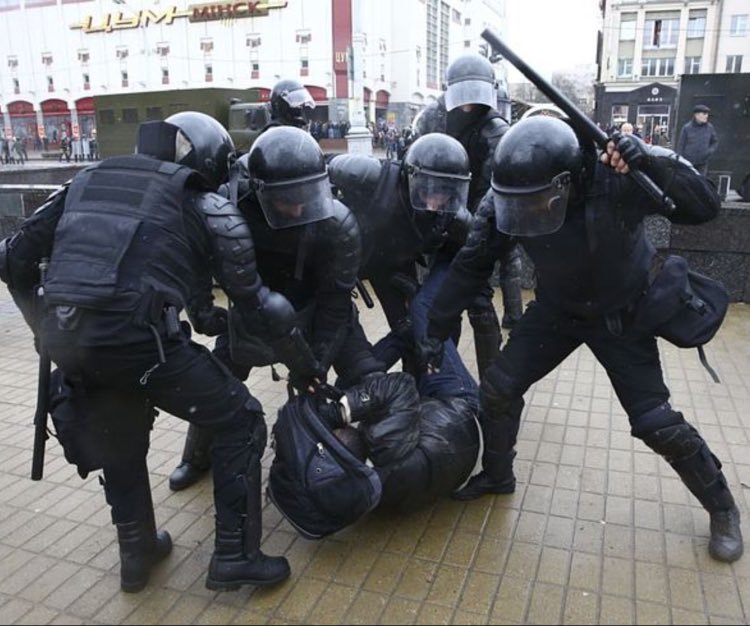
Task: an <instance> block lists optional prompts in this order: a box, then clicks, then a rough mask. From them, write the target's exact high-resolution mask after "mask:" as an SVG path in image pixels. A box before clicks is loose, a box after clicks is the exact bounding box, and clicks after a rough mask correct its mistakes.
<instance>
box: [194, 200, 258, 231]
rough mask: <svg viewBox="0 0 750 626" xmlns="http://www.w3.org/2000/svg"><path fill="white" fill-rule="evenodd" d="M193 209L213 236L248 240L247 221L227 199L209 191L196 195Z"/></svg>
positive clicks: (248, 229) (248, 228)
mask: <svg viewBox="0 0 750 626" xmlns="http://www.w3.org/2000/svg"><path fill="white" fill-rule="evenodd" d="M195 208H196V209H197V211H198V212H199V213H202V214H203V216H204V218H205V220H206V224H207V226H208V228H209V230H210V231H211V233H212V234H213V235H215V236H217V237H228V238H230V239H250V227H249V226H248V225H247V220H245V217H244V216H243V215H242V212H241V211H240V210H239V209H238V208H237V207H236V206H235V205H234V204H232V203H231V202H230V201H229V200H228V199H227V198H224V197H223V196H220V195H219V194H218V193H214V192H211V191H207V192H200V193H196V195H195Z"/></svg>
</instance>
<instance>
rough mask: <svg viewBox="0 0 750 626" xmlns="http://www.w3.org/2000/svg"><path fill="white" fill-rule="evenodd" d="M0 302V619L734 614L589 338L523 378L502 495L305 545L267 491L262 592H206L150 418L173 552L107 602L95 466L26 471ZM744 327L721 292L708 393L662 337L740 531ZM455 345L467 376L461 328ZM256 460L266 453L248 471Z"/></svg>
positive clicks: (725, 573) (173, 450)
mask: <svg viewBox="0 0 750 626" xmlns="http://www.w3.org/2000/svg"><path fill="white" fill-rule="evenodd" d="M527 296H528V294H527ZM498 297H499V296H498ZM498 302H499V301H498ZM0 310H2V311H4V312H3V313H2V315H1V316H0V345H2V346H3V348H4V349H3V351H2V352H0V384H1V385H2V386H3V387H2V388H3V394H2V397H0V442H2V443H0V563H1V565H2V566H1V567H0V622H2V623H5V624H26V623H50V624H57V623H59V624H78V623H87V624H88V623H108V624H109V623H122V624H124V623H164V624H170V623H185V624H193V623H194V624H206V623H211V624H229V623H234V624H263V623H269V624H284V623H315V624H323V623H342V624H343V623H349V624H356V623H383V624H389V623H418V624H432V623H436V624H440V623H454V624H487V623H492V624H514V623H519V624H520V623H527V624H528V623H565V624H572V623H580V624H593V623H627V624H631V623H638V624H647V623H673V624H682V623H685V624H688V623H704V624H705V623H712V624H713V623H744V624H747V623H748V614H749V611H750V559H749V558H748V557H745V558H744V559H742V560H740V561H739V562H737V563H735V564H733V565H724V564H720V563H716V562H714V561H712V560H711V559H710V558H709V557H708V555H707V553H706V546H707V542H708V515H707V514H706V513H705V511H703V510H702V509H701V508H700V507H699V505H698V504H697V502H696V501H695V500H694V498H693V497H692V496H691V495H690V494H689V493H688V492H687V490H686V489H685V487H684V485H683V484H682V483H681V481H680V480H679V479H678V478H677V477H676V475H675V474H674V472H673V471H672V469H671V468H670V467H669V465H668V464H667V463H666V462H665V461H664V460H663V459H660V458H659V457H658V456H657V455H655V454H654V453H653V452H652V451H651V450H650V449H648V448H647V447H646V446H645V445H644V444H643V443H642V442H641V441H638V440H634V439H633V438H632V437H631V436H630V433H629V424H628V420H627V417H626V416H625V415H624V412H623V411H622V409H621V407H620V406H619V405H618V403H617V400H616V398H615V397H614V394H613V392H612V389H611V386H610V384H609V381H608V379H607V377H606V374H605V373H604V371H603V369H602V368H601V367H600V366H599V365H598V364H597V363H596V362H595V360H594V359H593V356H592V355H591V353H590V352H589V351H588V350H587V349H586V348H582V349H580V350H578V351H577V352H575V353H574V354H573V355H571V357H570V358H569V359H568V360H567V361H565V362H564V363H563V364H562V365H561V367H560V368H558V369H557V370H556V371H553V372H551V373H550V374H549V375H548V376H547V377H545V378H544V379H542V380H541V381H539V382H538V383H537V384H536V385H534V386H533V387H532V389H530V390H529V393H528V394H527V398H526V399H527V405H526V408H525V411H524V415H523V423H522V427H521V431H520V433H519V444H518V458H517V462H516V475H517V478H518V488H517V491H516V493H515V494H513V495H511V496H498V497H488V498H482V499H480V500H477V501H473V502H468V503H459V502H453V501H449V500H444V501H441V502H439V503H437V504H436V505H434V506H431V507H428V508H426V509H424V510H422V511H418V512H414V513H411V514H408V513H387V512H379V511H378V512H375V513H373V514H371V515H370V516H369V517H368V518H366V519H364V520H362V521H360V522H359V523H358V524H356V525H355V526H353V527H350V528H348V529H346V530H344V531H343V532H341V533H338V534H336V535H334V536H332V537H329V538H326V539H324V540H322V541H318V542H315V541H309V540H306V539H304V538H302V537H300V536H299V535H298V534H297V533H296V532H295V531H294V529H293V528H292V527H291V526H290V525H289V524H288V523H287V522H286V521H285V520H284V519H283V517H282V516H281V515H280V514H279V513H278V511H276V509H275V507H274V506H273V505H272V504H270V503H268V502H266V503H265V508H264V523H263V525H264V540H263V549H264V550H265V551H267V552H269V553H273V554H281V553H283V554H285V555H286V556H287V558H289V559H290V562H291V564H292V569H293V575H292V577H291V579H290V580H289V581H288V582H287V583H285V584H283V585H280V586H279V587H276V588H273V589H253V588H246V589H243V590H241V591H239V592H231V593H215V592H211V591H209V590H207V589H206V588H205V586H204V580H205V574H206V569H207V566H208V561H209V559H210V555H211V551H212V549H213V546H212V539H213V534H212V531H213V508H212V494H211V483H210V479H206V480H203V481H201V483H200V484H198V485H196V486H194V487H192V488H190V489H188V490H186V491H183V492H179V493H172V492H171V491H170V490H169V488H168V485H167V476H168V474H169V472H170V471H171V470H172V468H173V467H174V465H175V464H176V463H177V461H178V460H179V455H180V454H181V451H182V444H183V441H184V433H185V430H186V426H185V424H184V423H183V422H181V421H180V420H178V419H176V418H174V417H173V416H170V415H166V414H162V415H160V417H159V418H158V419H157V422H156V426H155V429H154V431H153V433H152V449H151V453H150V456H149V466H150V469H151V482H152V487H153V494H154V502H155V506H156V517H157V520H158V522H159V523H160V525H163V526H165V527H166V528H168V529H169V530H170V531H171V532H172V535H173V538H174V540H175V548H174V551H173V553H172V555H170V557H169V558H168V559H167V561H166V562H165V563H164V564H162V565H161V566H160V567H158V568H157V569H156V570H155V572H154V576H153V581H152V583H151V584H150V585H149V587H148V588H147V589H146V590H145V591H144V592H142V593H140V594H134V595H127V594H123V593H121V592H120V590H119V570H118V553H117V544H116V538H115V532H114V529H113V527H112V525H111V520H110V518H109V510H108V507H107V506H106V503H105V501H104V497H103V493H102V491H101V487H100V486H99V484H98V482H97V480H96V476H93V475H92V476H89V478H88V479H86V480H81V479H80V478H79V477H78V476H77V474H76V472H75V469H74V468H73V467H71V466H70V465H68V464H67V462H66V461H65V459H64V457H63V455H62V451H61V449H60V448H59V445H58V444H57V443H56V442H55V441H54V440H51V441H50V442H49V443H48V445H47V455H46V463H45V477H44V480H43V481H42V482H40V483H34V482H32V481H30V480H29V479H28V471H29V468H30V458H31V457H30V451H31V439H32V428H31V423H30V420H31V416H32V414H33V406H34V401H35V386H36V377H35V370H36V357H35V354H34V352H33V349H32V348H31V341H30V334H29V332H28V330H27V329H26V327H25V325H24V324H23V321H22V319H21V318H20V315H19V314H16V313H15V311H14V309H13V306H12V304H11V303H10V298H9V296H8V294H7V291H5V290H4V288H0ZM362 319H363V321H364V323H365V327H366V329H367V330H368V332H370V333H371V334H372V335H373V337H377V336H380V335H381V334H382V333H383V332H384V330H385V322H384V319H383V317H382V315H380V314H379V313H378V312H377V310H373V311H369V310H363V312H362ZM749 337H750V308H749V307H748V306H747V305H744V304H733V305H732V306H731V308H730V313H729V316H728V318H727V322H726V323H725V326H724V328H722V330H721V331H720V333H719V335H717V338H716V339H715V340H714V341H713V342H712V343H711V344H710V345H709V349H708V352H709V358H710V359H711V361H712V363H713V364H714V365H715V366H716V367H717V368H718V369H719V374H720V376H721V377H722V384H721V385H716V384H714V383H712V382H710V380H709V379H708V378H707V377H706V375H705V372H704V371H703V370H702V368H701V367H700V364H699V363H698V360H697V358H696V356H695V355H694V354H693V353H694V351H686V350H678V349H676V348H674V347H672V346H670V345H669V344H661V343H660V349H661V354H662V361H663V364H664V366H665V372H666V376H667V381H668V384H669V386H670V389H671V390H672V394H673V399H672V401H673V403H674V405H675V406H676V407H677V408H678V409H679V410H682V411H683V412H684V413H685V416H686V419H688V420H689V421H691V422H693V423H695V424H696V426H698V427H699V429H700V430H701V432H702V434H703V435H704V436H705V437H706V439H707V440H708V442H709V445H710V446H711V448H712V449H713V450H714V451H715V452H716V453H717V454H718V455H719V456H720V457H721V458H722V460H723V461H724V469H725V472H726V475H727V478H728V480H729V482H730V484H731V486H732V488H733V490H734V491H735V494H736V495H737V499H738V503H739V506H740V508H741V510H742V513H743V529H744V531H745V535H746V536H750V531H748V523H747V520H748V519H749V518H750V513H748V507H749V504H750V487H748V485H750V461H748V456H747V445H748V443H750V412H748V411H747V407H748V406H750V342H748V338H749ZM199 339H200V340H201V341H205V343H207V344H210V340H209V339H207V338H199ZM459 349H460V350H461V351H462V352H463V353H464V354H466V355H467V356H469V358H468V359H467V363H468V364H469V366H470V368H471V369H472V371H474V372H475V368H476V364H475V360H474V358H473V346H472V338H471V329H470V327H468V325H465V327H464V332H463V334H462V338H461V342H460V344H459ZM248 386H249V387H250V389H251V390H252V392H253V393H254V394H255V395H256V396H257V397H258V398H259V400H260V401H261V403H262V404H263V406H264V409H265V411H266V413H267V419H268V421H269V424H272V423H273V421H274V419H275V411H276V409H277V408H278V407H279V406H280V405H281V404H282V403H283V401H284V398H285V390H284V387H283V384H282V383H275V382H273V381H272V380H271V377H270V370H269V369H268V368H259V369H257V370H254V371H253V372H252V374H251V376H250V379H249V381H248ZM271 458H272V451H271V450H270V449H269V450H267V451H266V454H265V455H264V459H263V463H264V468H263V477H264V479H266V478H267V475H268V467H269V465H270V462H271ZM743 483H744V486H743Z"/></svg>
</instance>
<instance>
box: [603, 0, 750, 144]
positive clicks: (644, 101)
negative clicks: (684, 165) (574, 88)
mask: <svg viewBox="0 0 750 626" xmlns="http://www.w3.org/2000/svg"><path fill="white" fill-rule="evenodd" d="M601 8H602V14H603V17H604V19H603V30H602V36H601V46H600V60H599V77H598V83H597V86H596V114H595V115H596V121H597V122H599V123H600V124H601V125H602V126H604V127H608V128H609V127H619V125H620V124H622V123H623V122H625V121H628V122H631V123H632V124H633V125H634V126H636V127H638V128H640V129H641V134H642V135H643V137H645V138H650V139H654V138H655V135H657V134H663V133H666V134H667V135H668V136H669V137H670V138H671V137H672V136H673V135H674V133H675V126H676V124H677V119H676V115H675V107H676V104H677V89H678V87H679V80H680V76H682V75H686V74H687V75H689V74H715V73H746V75H747V76H748V78H749V79H750V74H747V73H748V72H750V3H748V2H747V0H687V1H685V0H601Z"/></svg>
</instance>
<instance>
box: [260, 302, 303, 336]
mask: <svg viewBox="0 0 750 626" xmlns="http://www.w3.org/2000/svg"><path fill="white" fill-rule="evenodd" d="M258 312H259V313H260V316H261V318H262V320H263V323H264V325H265V327H266V332H267V334H268V336H269V337H284V336H286V335H288V334H289V333H291V332H292V331H293V330H294V328H295V324H296V321H297V312H296V311H295V310H294V307H293V306H292V304H291V302H289V300H287V299H286V298H285V297H284V296H283V295H282V294H280V293H278V292H276V291H266V292H265V294H264V297H262V298H261V300H260V306H259V308H258Z"/></svg>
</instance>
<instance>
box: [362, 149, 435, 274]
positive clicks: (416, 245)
mask: <svg viewBox="0 0 750 626" xmlns="http://www.w3.org/2000/svg"><path fill="white" fill-rule="evenodd" d="M400 178H401V163H400V162H399V161H385V162H384V163H383V169H382V170H381V174H380V179H379V180H378V184H377V186H376V187H375V189H374V191H373V195H372V199H371V201H370V202H369V204H368V206H367V207H354V206H353V207H351V210H352V212H353V213H354V214H355V215H356V217H357V220H358V221H359V224H360V231H361V233H362V248H363V249H362V270H361V271H360V276H362V277H364V278H368V277H369V276H371V275H372V274H373V273H379V272H382V271H383V269H384V268H387V267H398V266H400V265H402V264H404V263H407V262H412V261H414V259H415V258H416V257H417V256H419V253H420V252H421V250H422V246H423V242H422V236H421V235H420V234H419V232H418V231H417V228H416V226H415V225H414V222H413V221H412V218H411V214H410V213H411V209H410V207H409V206H408V205H407V203H406V201H405V199H404V197H403V195H402V194H401V191H400Z"/></svg>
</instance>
